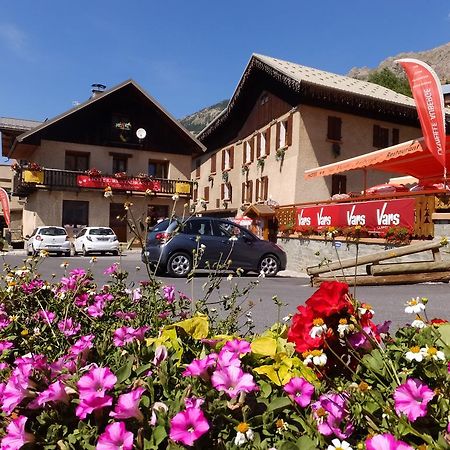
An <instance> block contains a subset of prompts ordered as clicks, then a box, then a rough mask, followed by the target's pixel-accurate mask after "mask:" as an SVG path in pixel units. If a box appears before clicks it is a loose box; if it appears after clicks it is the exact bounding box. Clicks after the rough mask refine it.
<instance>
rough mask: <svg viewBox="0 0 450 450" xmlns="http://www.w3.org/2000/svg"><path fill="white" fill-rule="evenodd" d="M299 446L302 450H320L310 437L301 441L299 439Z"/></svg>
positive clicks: (302, 438)
mask: <svg viewBox="0 0 450 450" xmlns="http://www.w3.org/2000/svg"><path fill="white" fill-rule="evenodd" d="M297 445H298V448H301V449H302V450H318V448H317V447H316V444H315V442H314V441H313V440H312V439H311V438H309V437H308V436H302V437H301V438H300V439H298V440H297Z"/></svg>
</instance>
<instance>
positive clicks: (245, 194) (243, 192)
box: [241, 181, 247, 203]
mask: <svg viewBox="0 0 450 450" xmlns="http://www.w3.org/2000/svg"><path fill="white" fill-rule="evenodd" d="M246 185H247V183H245V181H244V182H243V183H242V187H241V189H242V193H241V203H245V202H246V201H247V199H246V197H247V189H246Z"/></svg>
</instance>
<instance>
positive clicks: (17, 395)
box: [1, 369, 33, 415]
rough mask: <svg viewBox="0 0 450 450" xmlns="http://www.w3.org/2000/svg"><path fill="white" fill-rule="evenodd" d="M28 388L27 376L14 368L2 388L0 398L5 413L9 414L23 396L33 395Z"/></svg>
mask: <svg viewBox="0 0 450 450" xmlns="http://www.w3.org/2000/svg"><path fill="white" fill-rule="evenodd" d="M29 388H30V385H29V378H28V376H25V375H23V374H21V373H20V371H19V370H18V369H15V370H14V371H13V372H12V374H11V376H10V377H9V380H8V382H7V383H6V385H5V387H4V389H3V393H2V398H1V402H2V405H1V408H2V411H3V412H4V413H5V414H6V415H10V414H11V413H12V412H13V411H14V409H15V408H16V407H17V406H18V405H19V404H20V403H21V402H22V400H23V399H24V398H27V397H33V393H32V392H31V391H30V390H29Z"/></svg>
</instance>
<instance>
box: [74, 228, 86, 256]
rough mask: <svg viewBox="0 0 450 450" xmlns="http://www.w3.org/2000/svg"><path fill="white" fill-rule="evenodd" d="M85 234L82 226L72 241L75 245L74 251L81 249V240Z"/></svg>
mask: <svg viewBox="0 0 450 450" xmlns="http://www.w3.org/2000/svg"><path fill="white" fill-rule="evenodd" d="M85 234H86V228H83V229H82V230H81V231H80V232H79V233H78V234H77V237H76V238H75V242H74V247H75V251H76V252H81V250H82V249H83V240H84V235H85Z"/></svg>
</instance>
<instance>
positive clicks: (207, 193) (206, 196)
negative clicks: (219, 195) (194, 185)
mask: <svg viewBox="0 0 450 450" xmlns="http://www.w3.org/2000/svg"><path fill="white" fill-rule="evenodd" d="M203 199H204V200H205V202H209V186H205V188H204V189H203Z"/></svg>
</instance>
